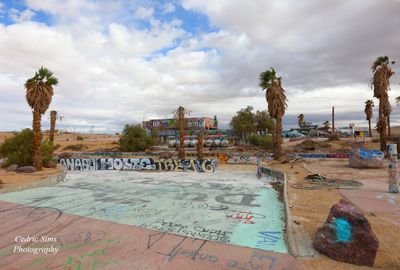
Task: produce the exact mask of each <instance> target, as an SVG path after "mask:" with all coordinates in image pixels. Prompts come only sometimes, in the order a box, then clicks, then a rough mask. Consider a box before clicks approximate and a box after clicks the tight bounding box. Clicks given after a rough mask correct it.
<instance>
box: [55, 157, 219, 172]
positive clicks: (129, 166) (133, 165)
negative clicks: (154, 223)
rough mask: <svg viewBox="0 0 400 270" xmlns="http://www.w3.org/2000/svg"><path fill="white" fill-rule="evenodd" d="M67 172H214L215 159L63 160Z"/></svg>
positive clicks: (61, 162) (60, 161)
mask: <svg viewBox="0 0 400 270" xmlns="http://www.w3.org/2000/svg"><path fill="white" fill-rule="evenodd" d="M59 163H60V164H62V165H64V167H66V168H67V170H73V171H88V170H153V171H195V172H214V171H215V168H216V167H217V161H216V160H215V159H200V160H192V159H182V160H176V159H152V158H68V159H66V158H61V159H60V160H59Z"/></svg>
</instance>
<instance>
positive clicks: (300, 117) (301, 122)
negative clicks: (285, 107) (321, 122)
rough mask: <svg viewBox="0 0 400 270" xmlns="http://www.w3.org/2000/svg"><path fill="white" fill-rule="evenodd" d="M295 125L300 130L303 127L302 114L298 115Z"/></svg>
mask: <svg viewBox="0 0 400 270" xmlns="http://www.w3.org/2000/svg"><path fill="white" fill-rule="evenodd" d="M297 124H298V125H299V128H302V127H303V125H304V114H302V113H301V114H299V115H298V116H297Z"/></svg>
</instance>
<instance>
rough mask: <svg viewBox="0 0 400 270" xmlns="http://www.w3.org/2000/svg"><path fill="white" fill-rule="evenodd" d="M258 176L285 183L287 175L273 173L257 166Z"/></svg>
mask: <svg viewBox="0 0 400 270" xmlns="http://www.w3.org/2000/svg"><path fill="white" fill-rule="evenodd" d="M257 176H258V177H263V176H265V177H267V178H269V179H270V180H271V181H279V182H283V181H285V175H284V174H283V173H282V172H278V171H273V170H271V169H268V168H265V167H261V166H257Z"/></svg>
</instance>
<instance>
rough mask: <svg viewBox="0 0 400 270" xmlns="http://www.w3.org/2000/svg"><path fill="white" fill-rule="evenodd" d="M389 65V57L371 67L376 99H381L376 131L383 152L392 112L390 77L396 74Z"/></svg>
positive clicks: (384, 57) (383, 57) (381, 59)
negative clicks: (389, 93)
mask: <svg viewBox="0 0 400 270" xmlns="http://www.w3.org/2000/svg"><path fill="white" fill-rule="evenodd" d="M389 63H390V61H389V57H387V56H381V57H378V58H377V59H376V60H375V62H374V63H373V64H372V67H371V69H372V72H373V74H374V75H373V78H372V86H373V89H374V97H376V98H378V99H379V116H378V123H377V124H376V129H377V130H378V132H379V140H380V142H381V151H386V136H387V127H388V122H389V121H390V120H389V119H390V118H389V117H390V112H391V106H390V103H389V95H388V90H389V89H390V77H391V76H392V75H393V74H394V72H393V71H392V69H391V68H390V67H389ZM394 63H395V62H394V61H392V62H391V64H392V65H393V64H394Z"/></svg>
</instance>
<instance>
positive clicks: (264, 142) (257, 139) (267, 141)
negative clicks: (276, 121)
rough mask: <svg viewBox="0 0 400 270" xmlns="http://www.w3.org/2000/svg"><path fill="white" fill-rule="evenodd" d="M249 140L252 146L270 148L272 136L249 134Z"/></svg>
mask: <svg viewBox="0 0 400 270" xmlns="http://www.w3.org/2000/svg"><path fill="white" fill-rule="evenodd" d="M249 142H250V144H252V145H254V146H259V147H263V148H268V149H272V136H261V135H257V134H251V135H250V136H249Z"/></svg>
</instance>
